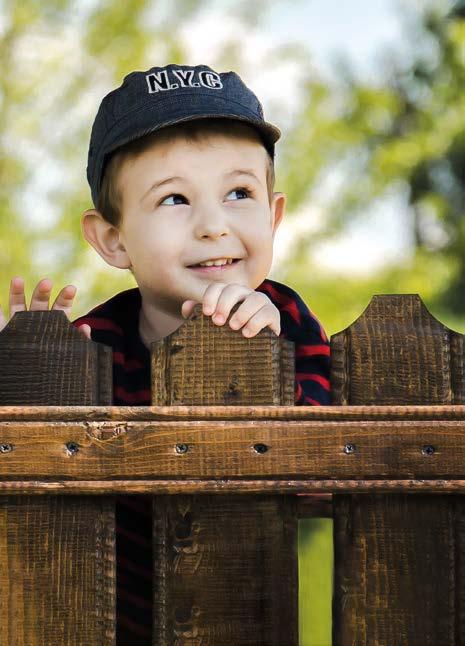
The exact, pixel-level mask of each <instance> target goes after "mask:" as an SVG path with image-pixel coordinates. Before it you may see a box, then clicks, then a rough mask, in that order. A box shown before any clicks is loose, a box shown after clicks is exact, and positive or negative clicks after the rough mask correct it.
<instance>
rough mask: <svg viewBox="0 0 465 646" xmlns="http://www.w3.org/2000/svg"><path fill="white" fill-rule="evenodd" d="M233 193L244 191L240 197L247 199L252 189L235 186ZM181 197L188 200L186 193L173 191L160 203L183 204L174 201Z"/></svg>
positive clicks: (169, 204)
mask: <svg viewBox="0 0 465 646" xmlns="http://www.w3.org/2000/svg"><path fill="white" fill-rule="evenodd" d="M231 193H243V194H244V197H243V198H239V199H246V198H248V197H249V196H250V195H251V193H252V191H251V190H249V189H248V188H235V189H234V190H233V191H230V192H229V193H228V195H231ZM171 199H173V202H167V200H171ZM176 199H179V200H183V201H186V198H185V197H184V195H180V194H179V193H172V194H171V195H167V196H166V197H165V198H164V199H163V200H162V201H161V202H160V205H162V204H164V205H166V206H177V205H178V204H182V202H174V200H176ZM232 201H233V202H236V201H237V200H232Z"/></svg>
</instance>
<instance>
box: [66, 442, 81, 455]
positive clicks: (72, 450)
mask: <svg viewBox="0 0 465 646" xmlns="http://www.w3.org/2000/svg"><path fill="white" fill-rule="evenodd" d="M65 446H66V450H67V451H68V453H69V454H70V455H75V454H76V453H77V452H78V451H79V444H78V443H77V442H67V443H66V445H65Z"/></svg>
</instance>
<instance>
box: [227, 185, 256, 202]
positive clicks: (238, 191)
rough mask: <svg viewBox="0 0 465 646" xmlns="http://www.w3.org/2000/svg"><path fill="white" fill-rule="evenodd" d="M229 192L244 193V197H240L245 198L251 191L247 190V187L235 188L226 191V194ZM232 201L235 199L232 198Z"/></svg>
mask: <svg viewBox="0 0 465 646" xmlns="http://www.w3.org/2000/svg"><path fill="white" fill-rule="evenodd" d="M231 193H244V194H245V197H244V198H242V199H245V198H247V197H249V195H250V193H251V191H249V190H248V189H247V188H235V189H234V190H233V191H231V192H230V193H228V195H231ZM233 201H235V200H233Z"/></svg>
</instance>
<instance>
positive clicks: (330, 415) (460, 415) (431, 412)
mask: <svg viewBox="0 0 465 646" xmlns="http://www.w3.org/2000/svg"><path fill="white" fill-rule="evenodd" d="M251 417H253V419H254V420H269V419H271V420H288V421H292V420H304V421H305V420H308V421H317V420H321V421H328V422H329V421H333V422H342V421H361V422H365V421H370V420H374V421H383V420H400V421H403V422H407V421H410V420H411V421H421V420H431V421H434V420H436V421H441V422H442V421H451V420H465V406H462V405H460V406H455V405H452V406H435V405H432V406H0V423H2V422H4V421H5V422H11V421H31V422H33V421H38V422H43V421H47V422H53V421H58V422H73V421H75V422H82V423H84V424H85V425H86V427H87V428H89V429H92V428H99V427H100V426H99V425H97V426H94V422H105V421H111V422H114V424H113V427H114V428H115V429H118V428H121V429H122V430H124V429H125V428H126V422H138V421H141V422H150V421H155V420H159V421H165V422H169V421H183V420H184V421H202V420H218V421H220V422H221V423H222V422H223V421H230V420H250V418H251Z"/></svg>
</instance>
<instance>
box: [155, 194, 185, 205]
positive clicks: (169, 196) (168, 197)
mask: <svg viewBox="0 0 465 646" xmlns="http://www.w3.org/2000/svg"><path fill="white" fill-rule="evenodd" d="M171 198H173V199H176V198H180V199H181V200H185V199H186V198H185V197H184V195H179V193H172V194H171V195H167V196H166V197H165V199H164V200H162V201H161V202H160V204H165V202H166V200H170V199H171ZM167 206H176V204H173V203H171V204H167Z"/></svg>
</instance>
